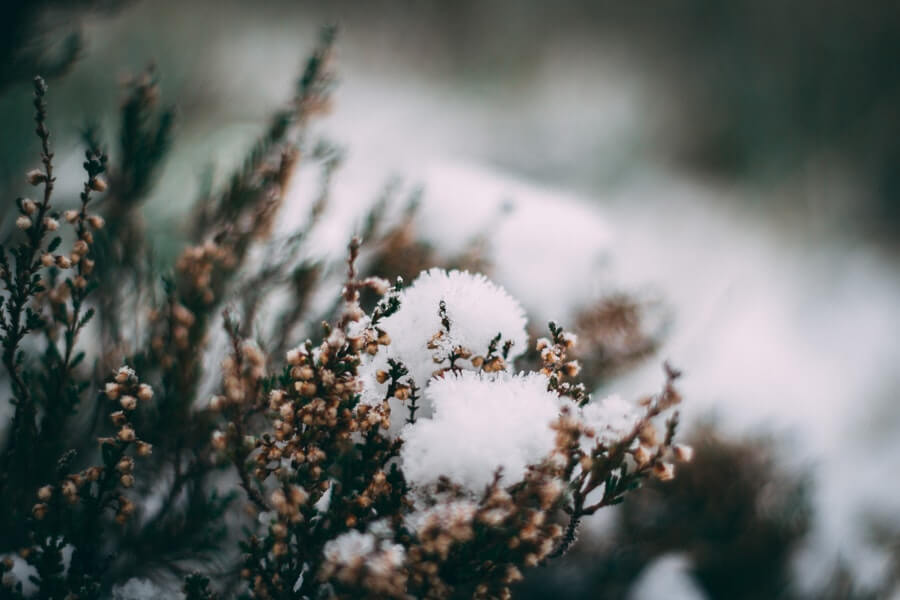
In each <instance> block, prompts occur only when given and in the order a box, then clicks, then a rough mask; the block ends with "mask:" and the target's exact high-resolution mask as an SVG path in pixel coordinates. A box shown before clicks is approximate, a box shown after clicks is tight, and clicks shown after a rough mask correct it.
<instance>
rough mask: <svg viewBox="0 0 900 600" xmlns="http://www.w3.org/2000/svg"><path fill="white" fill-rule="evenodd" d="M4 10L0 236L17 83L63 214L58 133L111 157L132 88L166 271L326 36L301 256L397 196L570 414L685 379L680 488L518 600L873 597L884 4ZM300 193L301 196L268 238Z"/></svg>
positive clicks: (892, 146) (891, 258)
mask: <svg viewBox="0 0 900 600" xmlns="http://www.w3.org/2000/svg"><path fill="white" fill-rule="evenodd" d="M3 11H4V18H3V19H2V23H0V34H2V35H0V127H2V129H0V130H2V132H3V136H2V141H0V186H2V189H3V190H4V191H5V195H6V197H7V198H8V199H9V202H8V205H9V206H10V207H12V200H13V199H14V198H15V197H16V196H17V195H21V194H23V193H24V191H25V190H24V181H23V177H22V174H23V173H24V172H25V170H27V169H28V168H31V167H32V166H33V165H34V163H35V162H36V160H37V143H36V139H35V138H34V136H33V132H32V123H31V110H32V108H31V104H30V80H31V77H32V76H33V75H34V74H36V73H41V74H43V75H44V76H45V77H47V78H48V80H49V83H50V89H51V92H50V94H51V95H50V96H49V103H50V126H51V130H52V131H53V132H54V136H55V143H56V148H57V162H58V164H59V165H60V168H59V171H60V183H61V186H62V187H61V191H62V192H63V194H68V196H69V197H70V198H71V199H72V200H73V201H74V198H75V197H76V195H77V187H76V186H77V185H78V184H77V182H78V181H79V180H80V177H79V174H78V170H79V168H80V150H79V143H80V137H81V134H82V131H83V130H84V128H85V127H94V128H96V130H97V131H100V132H101V133H102V132H106V135H107V137H109V136H110V134H111V132H114V131H115V130H116V128H115V123H116V122H117V118H118V116H117V113H118V108H119V101H120V98H121V94H120V86H121V82H122V81H123V80H124V78H126V77H127V76H129V75H134V74H137V73H140V72H141V71H142V70H144V69H145V68H146V67H147V65H148V64H151V63H152V64H153V65H155V69H156V72H157V74H158V76H159V81H160V89H161V94H162V97H161V102H162V103H163V104H166V105H170V104H171V105H173V106H174V107H175V110H176V125H175V134H174V141H173V144H172V146H171V149H170V152H169V154H168V156H167V158H166V161H165V163H164V164H163V166H162V170H161V172H160V176H159V181H158V183H157V184H156V185H155V186H154V187H153V189H152V191H151V193H150V196H149V200H148V201H147V202H146V204H145V206H144V215H143V216H144V219H145V220H146V224H147V227H148V230H149V232H150V238H151V240H152V243H153V246H154V247H155V248H156V251H157V255H158V258H159V260H160V261H168V262H171V259H172V257H174V256H175V255H176V254H177V252H178V251H179V249H180V247H181V243H182V240H183V238H184V235H185V233H186V232H184V231H182V230H181V229H180V228H179V224H180V223H181V222H182V221H183V217H184V215H185V214H187V212H188V211H189V210H190V208H191V202H192V200H193V199H194V198H196V197H197V196H198V194H199V190H200V189H201V187H202V186H203V181H204V179H205V178H208V177H211V178H212V180H213V182H214V183H215V182H219V179H217V175H216V174H219V173H227V172H228V171H229V169H230V168H232V167H233V166H234V165H235V164H237V162H238V161H239V160H240V159H241V158H242V157H243V156H244V154H245V152H246V149H247V147H248V145H249V144H250V143H251V141H252V140H253V139H254V138H255V136H256V135H257V134H258V132H259V131H260V130H261V129H262V128H263V127H264V125H265V123H266V119H267V117H268V115H269V114H270V113H271V111H272V110H273V109H275V108H277V107H278V106H280V105H281V103H282V102H283V100H284V99H286V98H289V97H290V93H291V89H292V86H293V82H294V81H295V78H296V74H297V72H298V70H299V68H300V67H301V65H302V59H303V57H304V55H305V53H306V52H307V51H308V49H309V48H310V47H311V46H312V45H313V43H314V40H315V36H316V33H317V31H318V30H319V28H320V26H322V25H323V24H327V23H336V24H337V25H338V27H339V43H338V60H339V64H338V71H339V73H340V78H341V81H340V83H339V87H338V89H337V90H336V95H335V98H336V102H335V106H334V110H333V111H332V113H331V115H330V116H329V117H328V118H327V119H326V120H325V121H324V122H323V123H322V124H320V125H318V126H317V127H318V128H319V129H320V130H321V135H324V136H327V138H328V139H329V140H331V141H332V142H333V143H335V144H337V145H338V146H339V147H340V148H341V155H342V159H343V160H342V162H341V166H340V169H339V170H338V171H337V172H336V173H335V175H334V180H333V187H332V192H331V195H332V199H331V200H332V201H331V203H330V204H329V207H328V208H327V211H326V215H325V216H324V218H323V221H322V223H321V224H320V226H319V227H318V228H317V230H316V232H315V236H314V241H313V243H312V244H311V245H310V248H309V249H308V252H311V253H313V254H319V255H321V256H323V257H339V256H340V255H341V254H342V253H343V249H344V247H345V246H346V242H347V239H348V238H349V236H350V234H351V232H352V231H353V230H354V229H355V228H357V227H358V220H359V218H360V215H362V214H363V213H365V211H366V210H367V209H368V208H369V207H370V206H371V205H372V203H373V202H374V201H375V200H376V199H377V198H378V197H379V194H380V193H381V192H382V190H384V188H385V185H386V184H388V182H393V185H395V186H397V187H399V188H400V189H403V190H406V191H407V192H408V193H413V192H414V191H415V190H421V191H422V193H421V204H420V208H419V211H418V213H417V214H416V231H417V232H418V233H417V234H418V235H420V236H421V238H422V239H424V240H427V241H428V243H429V245H430V246H431V247H433V248H434V249H435V251H436V252H438V253H441V254H443V255H452V256H460V255H463V254H465V253H466V252H467V251H469V250H472V248H473V247H474V246H477V248H478V252H479V256H480V261H479V264H480V265H481V266H482V267H483V268H484V270H486V271H487V272H488V274H489V275H490V276H491V277H493V278H494V279H496V280H497V281H498V282H500V283H501V284H503V285H504V286H506V287H507V288H508V289H509V290H510V292H511V293H512V294H513V295H515V296H517V297H519V298H520V299H521V301H522V302H523V304H525V305H526V308H527V309H528V310H529V312H530V314H531V317H532V324H533V326H534V327H535V329H540V328H541V327H543V325H544V323H545V322H546V321H547V320H548V319H557V320H559V321H560V322H562V323H565V324H569V325H571V326H573V327H576V328H577V329H578V330H579V332H580V334H581V338H582V342H583V343H586V344H587V346H588V349H589V350H590V349H593V351H594V353H593V354H590V353H589V352H587V351H586V353H585V355H584V358H585V360H586V362H588V366H589V367H592V368H593V371H592V373H593V374H595V375H596V377H595V378H594V379H593V380H592V381H593V383H594V386H595V387H596V393H597V394H599V395H604V394H607V393H612V392H615V393H619V394H621V395H623V396H626V397H637V396H638V395H640V394H642V393H646V392H647V391H650V390H653V389H655V388H656V386H657V385H658V384H659V382H660V381H661V379H662V378H661V370H660V364H661V362H662V360H664V359H668V360H670V361H672V363H673V364H675V365H677V366H678V367H680V368H681V369H683V370H684V371H685V373H686V375H685V381H684V386H683V391H684V394H685V396H686V397H687V404H686V406H685V412H686V414H685V426H684V431H685V434H686V435H688V436H689V437H691V438H692V439H693V440H694V443H695V445H696V446H697V450H698V453H697V454H698V456H697V460H696V462H695V463H694V464H693V465H691V466H690V467H687V468H686V469H685V473H684V475H683V476H682V477H679V478H678V479H677V480H676V482H675V483H674V484H672V486H670V487H669V488H668V489H655V488H654V487H653V486H651V488H648V489H647V490H644V491H642V492H640V494H639V496H637V497H636V498H635V500H634V502H628V503H626V505H625V508H623V509H622V510H611V511H608V514H606V515H604V516H603V517H601V518H598V519H595V522H593V523H591V524H590V526H588V527H587V530H586V531H584V532H583V535H582V540H581V542H580V544H579V545H578V547H577V548H576V550H575V551H574V552H573V554H572V555H570V556H569V557H568V558H567V559H566V560H564V561H562V562H561V563H560V564H559V565H558V566H555V567H551V568H543V569H539V570H538V572H537V573H535V574H534V575H533V576H532V578H531V579H530V580H528V581H527V582H526V583H525V585H523V587H522V589H521V590H519V591H520V595H521V596H522V597H534V598H540V597H547V595H549V594H550V593H553V594H555V595H557V596H559V597H571V598H596V597H610V598H625V597H629V598H675V599H679V598H685V599H693V598H800V597H810V598H825V597H833V598H890V597H896V598H900V591H898V588H897V586H896V581H897V577H898V575H900V572H898V571H900V516H898V515H900V483H898V478H897V476H896V474H897V473H898V472H900V404H898V399H897V392H896V390H897V389H898V388H900V369H898V361H900V244H898V240H900V236H898V233H900V170H898V166H900V110H898V106H900V72H898V68H897V64H898V58H900V6H898V5H897V3H896V2H889V1H880V0H873V1H871V2H865V3H863V2H860V3H849V2H840V1H838V0H818V1H817V0H788V1H784V0H782V1H769V0H762V1H759V0H733V1H731V2H727V3H722V2H714V1H711V0H685V1H682V2H670V1H667V0H654V1H653V2H642V3H615V2H603V1H588V0H561V1H558V2H553V3H543V2H537V1H533V0H523V1H518V2H512V1H506V2H502V1H488V2H484V1H479V2H476V1H472V0H461V1H458V2H453V3H442V2H428V1H418V2H412V1H402V2H387V1H373V2H366V3H356V2H350V1H340V0H339V1H335V2H329V3H312V2H257V3H248V2H238V1H228V0H218V1H212V0H210V1H191V2H183V1H182V2H169V1H159V0H157V1H154V2H149V1H144V2H140V1H131V2H117V1H112V0H105V1H103V0H101V1H98V2H91V1H89V0H79V1H53V0H43V1H31V2H15V1H12V2H7V3H6V4H5V7H4V9H3ZM110 141H114V140H110ZM317 185H318V181H317V180H316V178H315V176H314V175H313V174H312V173H304V172H302V171H301V173H300V174H299V175H298V177H297V178H296V181H295V183H294V188H295V189H293V190H292V192H291V198H293V199H294V201H293V202H291V203H289V204H288V205H287V206H286V207H285V209H284V214H283V215H282V217H281V218H280V220H279V223H278V225H277V227H278V228H279V229H280V230H282V231H289V230H290V229H291V227H292V226H293V225H295V224H296V222H297V220H298V219H299V218H301V217H300V215H302V214H305V210H306V207H307V206H308V203H309V198H310V195H311V194H312V193H314V192H313V191H314V190H315V189H316V186H317ZM66 186H68V187H66ZM13 212H14V211H13V210H8V211H6V213H5V214H4V222H3V223H2V227H3V228H4V231H5V232H8V231H9V230H10V229H11V227H12V223H11V221H12V219H11V218H10V216H11V215H12V214H13ZM386 274H388V275H390V274H392V273H386ZM610 340H612V341H610ZM592 358H593V360H594V363H593V364H592V363H591V360H592ZM657 487H658V486H657ZM661 491H662V493H663V495H662V496H660V492H661ZM666 494H668V495H669V496H666ZM671 498H674V500H671V501H670V499H671ZM638 515H641V516H640V517H638ZM646 515H653V518H652V519H649V520H648V519H647V518H646ZM598 516H599V515H598ZM648 523H649V524H648ZM600 590H603V592H601V591H600ZM603 594H606V595H603Z"/></svg>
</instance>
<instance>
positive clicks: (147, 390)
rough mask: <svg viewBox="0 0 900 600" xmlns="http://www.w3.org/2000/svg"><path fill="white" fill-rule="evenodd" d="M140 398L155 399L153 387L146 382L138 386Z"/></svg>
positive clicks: (143, 399) (143, 400) (142, 399)
mask: <svg viewBox="0 0 900 600" xmlns="http://www.w3.org/2000/svg"><path fill="white" fill-rule="evenodd" d="M137 395H138V398H140V399H141V401H142V402H149V401H150V400H152V399H153V388H152V387H150V386H149V385H148V384H146V383H142V384H141V385H139V386H138V393H137Z"/></svg>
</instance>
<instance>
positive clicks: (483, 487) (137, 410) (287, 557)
mask: <svg viewBox="0 0 900 600" xmlns="http://www.w3.org/2000/svg"><path fill="white" fill-rule="evenodd" d="M333 37H334V32H333V30H331V29H327V30H325V31H324V32H323V35H322V39H321V42H320V44H319V46H318V47H317V49H316V50H315V51H314V52H313V53H312V55H311V56H310V58H309V59H308V60H307V62H306V66H305V69H304V71H303V73H302V76H301V77H300V79H299V81H298V83H297V87H296V94H295V96H294V98H293V99H292V101H291V102H290V103H289V104H288V105H287V106H285V107H284V108H282V109H279V110H277V111H276V112H275V113H274V115H273V117H272V120H271V122H270V125H269V127H268V128H267V129H266V131H265V132H264V133H263V135H262V136H261V137H260V138H259V140H258V141H257V142H256V143H255V144H254V145H253V146H252V148H251V149H250V151H249V152H248V154H247V156H246V158H245V160H244V161H243V162H242V163H241V164H240V165H239V166H238V168H237V169H236V170H235V172H234V173H233V174H232V175H231V176H230V178H228V180H227V181H226V182H225V184H224V185H222V186H215V185H209V186H206V187H204V189H203V192H202V193H201V197H200V198H199V199H198V200H197V201H196V203H195V206H194V209H193V212H192V213H191V215H190V216H189V219H188V224H187V227H186V229H187V235H188V241H187V243H186V245H185V247H184V248H183V249H182V250H181V251H180V253H179V254H178V256H177V258H176V259H175V260H174V261H173V262H172V264H171V265H168V266H164V267H163V268H162V269H161V270H162V276H159V272H160V268H159V265H158V263H159V261H160V257H158V256H155V255H154V254H153V253H152V246H151V244H150V243H149V242H148V241H147V239H146V235H145V232H144V228H143V224H142V220H141V218H140V209H141V204H142V202H143V201H144V200H145V199H146V197H147V196H148V194H149V192H150V190H151V189H152V187H153V185H154V182H155V181H156V178H157V176H158V173H159V170H160V166H161V164H162V160H163V157H164V156H165V151H166V149H167V148H168V146H169V144H170V138H171V134H172V130H173V120H174V113H173V111H172V110H171V109H169V108H160V107H159V106H158V81H157V76H156V73H155V72H154V71H153V70H152V69H150V70H148V71H147V72H145V73H143V74H142V75H140V76H139V77H137V78H135V79H133V80H132V81H130V82H128V83H127V85H126V91H125V98H124V101H123V103H122V110H121V114H122V118H121V124H120V131H119V132H118V144H117V146H116V147H115V149H113V150H110V151H108V150H107V149H106V148H105V146H104V143H103V141H102V140H103V139H104V137H103V132H101V131H99V130H98V129H96V128H91V129H88V130H86V131H85V133H84V135H83V138H84V141H85V143H86V145H87V149H86V151H85V160H84V165H83V166H84V171H85V181H84V185H83V190H82V192H81V194H80V197H79V200H78V202H77V204H75V205H72V206H71V207H69V205H68V204H67V200H66V199H65V198H62V199H59V200H57V197H56V196H57V194H55V193H54V188H55V183H56V179H55V174H54V154H53V151H52V146H51V139H50V132H49V129H48V126H47V123H46V114H47V110H48V107H47V97H48V96H47V94H48V90H47V86H46V84H45V83H44V81H43V80H42V79H41V78H39V77H38V78H35V80H34V105H35V122H36V133H37V136H38V140H39V143H40V155H39V156H40V166H39V167H36V168H35V169H33V170H31V171H29V172H28V173H27V176H26V179H27V183H29V184H31V185H32V186H34V189H36V190H37V191H39V192H40V196H41V197H40V199H39V200H31V199H28V198H20V199H18V200H17V202H16V205H15V206H16V215H15V225H16V228H17V230H16V231H15V232H14V233H13V234H12V235H11V236H10V238H9V240H7V242H6V243H5V244H4V245H3V247H2V249H0V269H2V270H0V281H2V283H3V288H4V289H3V295H2V305H0V331H2V338H0V341H2V348H3V354H2V359H3V366H4V368H5V372H6V376H7V380H8V383H9V395H10V397H11V399H12V400H11V403H12V407H13V411H12V417H11V422H10V424H9V426H8V428H7V429H6V432H5V438H4V440H3V446H2V449H0V452H2V453H0V461H2V462H0V466H2V471H0V501H2V506H3V508H4V510H3V511H2V514H0V527H2V531H3V535H2V536H0V538H2V539H0V553H3V554H4V556H5V558H4V560H3V562H2V563H0V569H2V571H3V576H2V582H3V585H2V586H0V598H24V597H39V598H100V597H107V596H109V595H111V594H117V595H119V596H123V595H125V596H127V595H128V594H132V595H133V594H138V595H140V594H144V593H145V592H140V591H137V590H138V589H139V588H140V587H141V586H142V585H144V584H145V583H146V582H145V583H141V582H142V581H144V579H142V578H155V580H156V581H157V582H159V584H160V585H162V586H165V587H166V589H167V590H168V591H167V592H164V593H165V594H167V595H172V594H174V593H175V591H174V590H176V589H180V590H181V592H179V593H181V594H183V595H185V596H186V597H187V598H213V597H252V598H320V597H346V598H357V597H378V598H385V597H392V598H408V597H421V598H446V597H459V596H466V597H474V598H506V597H509V596H510V594H511V592H510V586H511V585H512V584H514V583H515V582H517V581H519V580H520V579H521V578H522V572H523V570H525V569H528V568H532V567H536V566H538V565H542V564H545V563H547V562H548V561H551V560H552V559H555V558H559V557H561V556H563V555H564V554H566V552H567V551H568V550H569V548H570V547H571V545H572V543H573V542H574V541H575V539H576V537H577V533H578V529H579V524H580V523H581V521H582V520H583V519H584V518H586V517H588V516H590V515H592V514H594V513H596V512H597V511H599V510H600V509H602V508H604V507H608V506H612V505H615V504H619V503H621V502H623V501H624V500H626V498H627V496H628V493H629V492H630V491H631V490H633V489H634V488H636V487H638V486H640V485H641V484H642V483H643V482H645V481H647V480H648V479H651V478H655V479H657V480H660V481H667V480H670V479H672V478H673V477H674V475H675V466H674V464H675V462H677V461H689V460H690V458H691V455H692V450H691V449H690V448H689V447H687V446H682V445H678V444H676V443H675V433H676V427H677V423H678V413H677V406H678V404H679V403H680V402H681V396H680V395H679V393H678V391H677V390H676V387H675V383H676V381H677V379H678V377H679V373H678V371H677V370H675V369H673V368H671V367H669V366H668V365H666V366H665V371H664V383H663V386H662V389H661V390H660V391H659V392H658V393H656V394H653V395H650V396H647V397H645V398H643V399H640V400H638V401H636V402H631V401H628V400H625V399H622V398H619V397H617V396H611V397H608V398H605V399H593V398H592V397H591V396H590V394H589V393H588V388H587V387H586V386H585V384H584V383H580V382H579V376H580V370H581V366H580V363H579V361H578V360H576V358H575V355H574V354H573V353H574V352H575V348H576V347H577V346H576V341H577V336H576V335H575V334H574V333H571V332H569V331H566V330H564V329H563V328H562V327H560V326H558V325H556V324H554V323H550V324H549V332H548V333H547V335H546V336H543V337H540V338H538V339H534V336H531V335H529V328H528V322H527V318H526V315H525V311H524V309H523V308H522V307H521V305H520V304H519V302H518V301H517V300H516V299H515V298H513V297H512V296H510V295H509V294H508V293H507V292H506V291H505V290H504V289H503V288H502V287H501V286H499V285H497V284H496V283H494V282H492V281H490V280H489V279H488V278H487V277H486V276H485V275H480V274H475V273H473V272H470V271H469V270H466V269H472V270H473V271H474V270H475V269H478V270H484V269H487V268H488V267H489V265H488V264H487V263H486V261H485V260H484V259H483V257H482V256H480V253H479V251H478V249H479V248H480V247H481V246H480V244H479V240H473V243H472V245H471V248H472V250H471V251H470V252H467V253H465V254H464V255H462V256H456V257H441V256H439V255H438V253H437V251H436V250H434V249H433V248H431V247H430V246H429V245H428V244H427V241H423V240H419V239H417V237H416V235H415V233H414V231H413V229H412V214H413V213H414V211H415V206H416V199H415V198H412V199H409V202H408V208H407V209H406V210H403V211H401V212H402V214H401V215H400V216H399V218H398V217H396V216H394V217H391V218H389V217H387V216H386V215H388V214H389V213H390V211H388V210H387V204H388V203H389V202H391V201H392V199H393V196H394V192H392V191H391V190H390V189H388V190H386V192H385V194H384V197H383V198H382V199H380V200H379V201H378V202H376V203H375V204H374V208H373V209H372V210H371V211H370V212H369V214H368V215H367V217H366V218H365V219H364V220H363V224H362V226H361V227H360V228H359V233H360V234H361V237H354V238H353V239H352V240H350V241H349V246H348V252H347V259H346V263H345V265H344V266H343V267H342V268H340V269H339V268H338V265H335V264H330V262H329V261H328V260H327V259H312V258H310V256H311V254H310V253H308V252H305V251H304V250H305V244H306V243H307V240H308V238H309V237H310V234H311V233H312V232H313V231H314V229H315V227H316V225H317V223H318V222H319V219H320V217H321V215H322V213H323V211H324V210H325V208H326V207H327V204H328V199H329V186H330V183H331V181H332V179H333V177H335V176H337V175H338V174H339V167H340V162H341V151H340V149H339V148H337V147H336V146H335V145H334V144H332V143H330V142H329V141H328V140H326V139H322V138H321V137H318V136H317V135H316V134H315V132H314V131H313V129H312V128H311V126H310V124H311V123H312V122H313V121H314V119H315V117H316V116H318V115H320V114H322V113H324V112H325V111H327V110H328V107H329V103H330V99H331V91H332V87H333V83H334V75H333V64H332V62H333V60H332V44H333ZM307 166H309V167H311V168H317V169H318V171H319V180H320V184H321V185H320V189H319V191H318V193H317V195H316V197H315V198H313V199H312V201H311V202H310V204H309V208H308V215H307V218H306V220H305V221H304V223H303V224H302V225H301V226H300V228H299V229H298V230H297V231H294V232H292V233H290V234H288V235H282V234H280V233H276V232H277V231H280V229H279V228H277V227H276V225H277V224H278V223H279V208H280V207H281V205H282V204H283V203H284V200H285V197H286V195H287V190H288V188H289V185H290V181H291V177H292V176H293V175H294V172H295V171H296V170H298V169H300V168H302V167H307ZM95 207H96V208H95ZM391 219H393V220H391ZM485 235H489V233H486V234H485ZM362 240H365V242H366V244H365V245H364V244H363V242H362ZM454 267H455V268H454ZM341 271H343V274H340V272H341ZM538 277H539V274H538ZM335 282H339V283H338V285H336V286H333V285H332V284H334V283H335ZM407 282H409V283H407ZM332 289H333V291H334V294H333V301H330V302H327V301H326V302H322V301H321V300H319V301H313V300H314V299H319V298H321V297H323V296H324V295H327V294H328V293H329V292H330V291H331V290H332ZM614 308H616V310H618V311H619V312H616V310H612V309H610V310H609V311H607V312H606V313H604V314H603V315H601V316H600V317H596V318H593V319H588V322H589V323H590V325H591V326H590V327H588V328H587V329H588V330H589V331H591V337H590V345H589V350H588V352H590V351H591V350H590V349H591V348H594V349H596V348H599V347H600V344H601V343H602V339H601V338H602V337H603V335H602V332H603V327H604V326H606V325H605V324H606V323H613V325H610V327H612V328H614V329H615V330H616V331H618V332H619V334H620V335H619V337H621V338H622V339H617V340H614V341H613V345H614V346H615V347H616V348H618V351H617V353H616V352H611V351H610V352H607V353H606V354H605V355H604V356H603V357H602V359H598V360H599V363H598V364H599V365H600V366H598V367H597V370H598V372H600V371H603V369H607V368H609V367H610V365H612V364H613V363H615V362H616V361H617V360H621V362H623V363H625V362H628V361H630V360H633V359H635V358H636V357H637V356H639V355H641V354H643V353H646V352H647V351H648V350H649V348H650V347H652V341H651V340H649V338H646V337H643V336H641V335H638V334H636V333H634V332H635V331H637V329H636V324H635V323H636V322H635V319H636V316H635V315H636V312H635V310H636V309H632V308H628V306H625V308H624V309H623V308H622V305H621V304H620V305H617V307H614ZM622 310H625V311H626V313H627V314H626V315H625V317H623V319H624V320H623V319H619V320H618V321H617V320H616V318H617V317H616V315H621V314H624V313H622ZM628 311H630V312H628ZM607 313H609V314H607ZM622 332H624V333H622ZM304 338H305V339H304ZM298 340H304V341H302V342H300V343H297V341H298ZM610 347H612V346H610ZM146 585H151V584H149V583H146ZM129 590H130V591H129ZM146 593H149V594H152V593H154V592H146ZM128 597H131V596H128Z"/></svg>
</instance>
